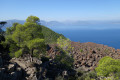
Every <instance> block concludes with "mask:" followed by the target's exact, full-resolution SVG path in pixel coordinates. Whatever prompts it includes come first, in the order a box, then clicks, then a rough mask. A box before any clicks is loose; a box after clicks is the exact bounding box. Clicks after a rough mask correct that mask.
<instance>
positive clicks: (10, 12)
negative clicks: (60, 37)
mask: <svg viewBox="0 0 120 80" xmlns="http://www.w3.org/2000/svg"><path fill="white" fill-rule="evenodd" d="M0 7H1V10H0V20H10V19H18V20H25V19H26V18H27V17H28V16H30V15H34V16H37V17H39V18H40V19H41V20H45V21H68V20H72V21H77V20H120V0H0Z"/></svg>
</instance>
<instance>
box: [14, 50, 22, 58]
mask: <svg viewBox="0 0 120 80" xmlns="http://www.w3.org/2000/svg"><path fill="white" fill-rule="evenodd" d="M22 53H23V49H20V50H18V51H16V52H15V57H16V58H18V57H20V56H21V55H22Z"/></svg>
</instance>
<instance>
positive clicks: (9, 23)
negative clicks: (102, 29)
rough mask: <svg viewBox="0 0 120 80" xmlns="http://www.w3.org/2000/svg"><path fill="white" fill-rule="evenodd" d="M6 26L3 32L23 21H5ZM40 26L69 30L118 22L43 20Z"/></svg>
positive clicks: (119, 21)
mask: <svg viewBox="0 0 120 80" xmlns="http://www.w3.org/2000/svg"><path fill="white" fill-rule="evenodd" d="M6 22H7V24H6V25H5V26H4V27H3V28H2V29H3V30H5V29H6V27H11V26H12V24H13V23H15V22H18V23H20V24H24V22H25V20H16V19H13V20H6ZM40 23H41V25H44V26H47V27H49V28H51V29H54V28H55V29H56V28H58V29H60V28H61V27H64V26H68V28H70V27H71V26H72V27H73V26H88V25H89V26H90V25H91V26H94V25H100V24H102V25H103V24H104V25H108V24H109V25H120V20H114V21H113V20H111V21H110V20H109V21H93V20H91V21H64V22H58V21H49V22H47V21H44V20H41V21H40Z"/></svg>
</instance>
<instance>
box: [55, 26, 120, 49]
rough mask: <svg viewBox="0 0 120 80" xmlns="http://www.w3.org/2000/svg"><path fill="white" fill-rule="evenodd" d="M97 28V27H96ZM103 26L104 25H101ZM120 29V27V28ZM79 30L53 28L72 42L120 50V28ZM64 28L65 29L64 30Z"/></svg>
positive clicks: (76, 28) (75, 28)
mask: <svg viewBox="0 0 120 80" xmlns="http://www.w3.org/2000/svg"><path fill="white" fill-rule="evenodd" d="M96 26H97V25H96ZM101 26H102V25H101ZM119 27H120V26H119ZM119 27H118V26H117V27H115V26H114V27H111V28H107V27H106V28H105V27H104V28H99V29H97V28H92V29H90V28H89V29H88V28H78V26H77V27H75V26H74V27H72V28H71V27H70V28H68V27H67V28H66V26H62V28H60V27H59V28H58V29H57V28H55V29H54V28H53V30H54V31H55V32H57V33H59V34H63V35H64V36H65V37H66V38H69V39H70V40H71V41H75V42H80V43H85V42H93V43H97V44H104V45H107V46H109V47H113V48H115V49H120V28H119ZM63 28H64V29H63Z"/></svg>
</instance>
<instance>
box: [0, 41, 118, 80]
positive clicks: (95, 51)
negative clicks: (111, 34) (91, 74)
mask: <svg viewBox="0 0 120 80" xmlns="http://www.w3.org/2000/svg"><path fill="white" fill-rule="evenodd" d="M71 45H72V47H74V50H73V53H72V55H73V58H74V70H77V69H79V68H82V69H83V70H84V71H91V70H94V69H95V67H96V66H97V65H98V61H99V60H100V59H101V58H102V57H104V56H110V57H112V58H114V59H120V50H119V49H117V50H116V49H114V48H112V47H108V46H105V45H102V44H96V43H91V42H88V43H79V42H71ZM55 46H57V45H48V47H47V51H46V52H47V55H48V56H49V57H50V58H49V59H45V58H44V59H37V58H35V57H33V58H31V57H30V55H29V54H26V55H24V56H22V57H20V58H12V59H10V60H7V59H5V58H4V57H3V56H2V55H0V80H44V79H48V78H49V79H50V80H55V77H56V76H57V75H59V74H61V75H63V76H65V75H75V71H74V70H73V71H66V70H64V69H62V68H57V67H56V65H57V63H55V62H54V61H53V60H54V58H55V56H56V55H59V54H61V51H59V50H57V49H56V47H55Z"/></svg>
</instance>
